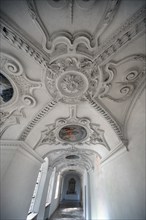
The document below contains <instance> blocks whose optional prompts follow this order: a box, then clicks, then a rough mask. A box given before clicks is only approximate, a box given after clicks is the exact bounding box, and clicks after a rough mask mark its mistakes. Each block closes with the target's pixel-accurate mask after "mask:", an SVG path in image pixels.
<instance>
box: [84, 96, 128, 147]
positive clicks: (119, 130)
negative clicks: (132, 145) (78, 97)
mask: <svg viewBox="0 0 146 220" xmlns="http://www.w3.org/2000/svg"><path fill="white" fill-rule="evenodd" d="M85 97H86V99H87V101H88V102H89V103H90V105H91V106H92V107H93V108H95V109H96V110H97V111H98V112H99V113H100V114H101V115H102V116H103V117H104V118H105V119H106V121H107V122H108V123H109V124H110V126H111V127H112V128H113V129H114V131H115V132H116V134H117V135H118V137H119V138H120V139H121V140H122V141H123V143H124V144H126V145H127V144H128V143H127V140H125V139H124V136H123V133H122V128H121V127H120V125H119V124H118V123H117V122H116V120H115V119H114V118H113V116H111V114H109V113H108V111H107V110H105V109H104V108H103V107H102V106H101V104H99V103H98V102H97V101H96V100H95V99H94V98H92V97H91V96H90V95H89V94H86V95H85Z"/></svg>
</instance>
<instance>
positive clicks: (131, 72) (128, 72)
mask: <svg viewBox="0 0 146 220" xmlns="http://www.w3.org/2000/svg"><path fill="white" fill-rule="evenodd" d="M105 68H106V71H107V72H109V73H112V74H113V77H112V78H113V80H112V81H111V82H110V83H105V87H104V88H106V86H107V87H108V88H107V89H104V90H102V91H101V92H100V94H99V97H100V98H108V99H111V100H112V101H115V102H123V101H126V100H127V99H128V98H130V97H131V96H132V95H133V94H134V92H135V91H136V89H137V88H138V87H139V85H140V84H141V83H142V79H143V77H144V71H145V57H144V56H143V55H142V54H141V55H132V56H129V57H126V58H124V59H122V60H119V61H117V62H109V63H108V64H107V65H106V66H105ZM103 71H104V69H103ZM121 72H122V73H121ZM108 82H109V80H108Z"/></svg>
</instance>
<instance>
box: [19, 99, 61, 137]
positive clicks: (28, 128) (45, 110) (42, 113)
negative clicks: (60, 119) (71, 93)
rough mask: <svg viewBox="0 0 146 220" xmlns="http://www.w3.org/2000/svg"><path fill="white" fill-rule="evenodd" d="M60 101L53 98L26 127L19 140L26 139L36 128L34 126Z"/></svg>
mask: <svg viewBox="0 0 146 220" xmlns="http://www.w3.org/2000/svg"><path fill="white" fill-rule="evenodd" d="M57 103H58V101H57V100H51V101H50V102H49V103H48V104H47V105H46V106H45V107H44V108H43V109H42V110H41V111H40V112H39V113H38V114H37V115H36V116H35V117H34V118H33V119H32V120H31V121H30V122H29V124H28V125H27V126H26V127H25V128H24V130H23V131H22V133H21V135H20V137H19V139H18V140H21V141H25V139H26V138H27V136H28V135H29V133H30V131H31V130H32V129H33V128H34V126H35V125H36V124H37V123H38V122H39V121H40V120H41V119H42V118H43V117H44V116H45V115H46V114H48V112H49V111H51V110H52V109H53V108H54V107H55V105H56V104H57Z"/></svg>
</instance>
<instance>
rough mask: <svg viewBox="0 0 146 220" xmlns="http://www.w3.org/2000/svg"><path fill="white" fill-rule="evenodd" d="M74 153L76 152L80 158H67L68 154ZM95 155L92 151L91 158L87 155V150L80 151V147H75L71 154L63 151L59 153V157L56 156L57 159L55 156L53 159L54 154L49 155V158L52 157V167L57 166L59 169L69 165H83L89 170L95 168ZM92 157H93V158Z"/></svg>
mask: <svg viewBox="0 0 146 220" xmlns="http://www.w3.org/2000/svg"><path fill="white" fill-rule="evenodd" d="M73 153H76V154H77V155H78V157H79V159H70V160H68V159H66V157H67V156H68V155H70V156H72V155H73ZM94 156H95V154H92V156H91V153H90V158H89V155H88V156H87V155H86V152H84V151H82V152H80V151H79V150H78V149H76V148H74V150H73V151H72V152H71V154H69V153H68V152H65V153H61V155H59V156H58V157H56V158H55V159H54V158H53V160H52V159H51V158H52V157H53V155H51V154H50V155H49V159H50V166H51V167H57V169H59V168H60V167H66V166H67V167H69V166H79V167H80V166H81V167H84V168H86V169H87V170H89V169H93V168H94V162H93V161H94V160H93V157H94ZM91 158H92V159H91Z"/></svg>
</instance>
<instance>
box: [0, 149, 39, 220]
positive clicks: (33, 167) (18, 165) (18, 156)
mask: <svg viewBox="0 0 146 220" xmlns="http://www.w3.org/2000/svg"><path fill="white" fill-rule="evenodd" d="M6 148H7V149H6ZM9 148H10V149H9ZM12 149H13V150H12ZM27 150H28V149H27ZM6 151H7V152H8V153H6ZM9 151H10V152H12V151H13V157H11V159H10V158H9V157H7V155H9ZM1 157H4V161H5V163H3V169H4V171H5V172H4V173H3V178H2V180H1V219H6V220H8V219H9V220H12V219H15V220H20V219H26V217H27V213H28V209H29V205H30V202H31V197H32V194H33V190H34V186H35V183H36V179H37V175H38V171H39V168H40V166H41V158H40V161H39V160H37V159H36V158H35V157H33V156H32V155H31V154H29V152H28V151H26V150H24V149H22V148H21V146H19V147H18V145H17V147H15V146H8V147H6V146H5V147H4V148H2V149H1ZM7 158H8V161H7ZM6 161H7V163H6ZM4 165H5V166H4Z"/></svg>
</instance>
